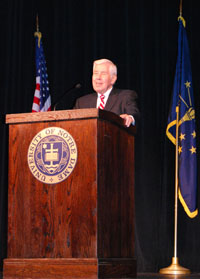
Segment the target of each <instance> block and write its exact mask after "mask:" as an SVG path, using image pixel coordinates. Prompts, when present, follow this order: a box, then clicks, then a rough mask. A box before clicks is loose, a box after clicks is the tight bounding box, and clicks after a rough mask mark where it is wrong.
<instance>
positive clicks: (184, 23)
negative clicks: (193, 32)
mask: <svg viewBox="0 0 200 279" xmlns="http://www.w3.org/2000/svg"><path fill="white" fill-rule="evenodd" d="M182 14H183V1H182V0H180V5H179V17H178V20H182V23H183V26H184V27H185V26H186V22H185V19H184V18H183V16H182Z"/></svg>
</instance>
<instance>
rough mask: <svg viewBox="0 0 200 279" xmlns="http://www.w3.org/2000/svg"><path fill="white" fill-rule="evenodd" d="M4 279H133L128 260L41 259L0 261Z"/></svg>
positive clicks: (133, 264)
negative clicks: (2, 265) (2, 263)
mask: <svg viewBox="0 0 200 279" xmlns="http://www.w3.org/2000/svg"><path fill="white" fill-rule="evenodd" d="M3 278H4V279H20V278H23V279H32V278H34V279H57V278H59V279H61V278H62V279H101V278H102V279H104V278H106V279H108V278H136V260H134V259H132V258H128V259H127V258H119V259H118V258H117V259H115V258H109V259H107V258H106V259H97V258H65V259H63V258H59V259H58V258H57V259H53V258H44V259H40V258H37V259H19V258H18V259H12V258H7V259H5V260H4V268H3Z"/></svg>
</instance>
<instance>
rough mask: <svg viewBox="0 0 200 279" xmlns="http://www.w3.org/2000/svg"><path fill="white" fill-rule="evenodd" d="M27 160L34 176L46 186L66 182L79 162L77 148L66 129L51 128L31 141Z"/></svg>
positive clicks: (41, 132)
mask: <svg viewBox="0 0 200 279" xmlns="http://www.w3.org/2000/svg"><path fill="white" fill-rule="evenodd" d="M27 160H28V165H29V169H30V171H31V172H32V174H33V176H34V177H35V178H36V179H38V180H39V181H41V182H43V183H46V184H55V183H59V182H61V181H63V180H65V179H66V178H67V177H68V176H69V175H70V174H71V173H72V171H73V169H74V167H75V165H76V162H77V146H76V143H75V141H74V139H73V137H72V136H71V135H70V134H69V133H68V132H67V131H66V130H64V129H62V128H58V127H50V128H46V129H44V130H42V131H40V132H39V133H38V134H37V135H36V136H35V137H34V138H33V139H32V141H31V143H30V145H29V148H28V154H27Z"/></svg>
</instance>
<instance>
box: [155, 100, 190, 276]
mask: <svg viewBox="0 0 200 279" xmlns="http://www.w3.org/2000/svg"><path fill="white" fill-rule="evenodd" d="M178 131H179V105H178V106H177V107H176V151H175V152H176V162H175V201H174V256H173V257H172V263H171V265H170V266H168V267H165V268H162V269H160V271H159V272H160V273H161V274H174V275H176V274H189V273H190V270H189V269H187V268H184V267H182V266H180V265H179V263H178V257H177V224H178Z"/></svg>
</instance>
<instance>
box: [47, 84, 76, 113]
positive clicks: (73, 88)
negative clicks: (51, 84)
mask: <svg viewBox="0 0 200 279" xmlns="http://www.w3.org/2000/svg"><path fill="white" fill-rule="evenodd" d="M81 87H82V85H81V84H80V83H76V84H75V85H74V86H72V87H70V88H69V89H67V90H66V91H65V92H64V93H63V94H62V95H61V97H60V98H59V99H58V100H57V101H56V102H55V103H54V104H53V106H52V107H53V110H56V106H57V104H58V103H59V102H60V101H61V99H62V98H63V97H64V96H65V95H67V94H69V93H70V92H72V91H73V90H75V89H80V88H81Z"/></svg>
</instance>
